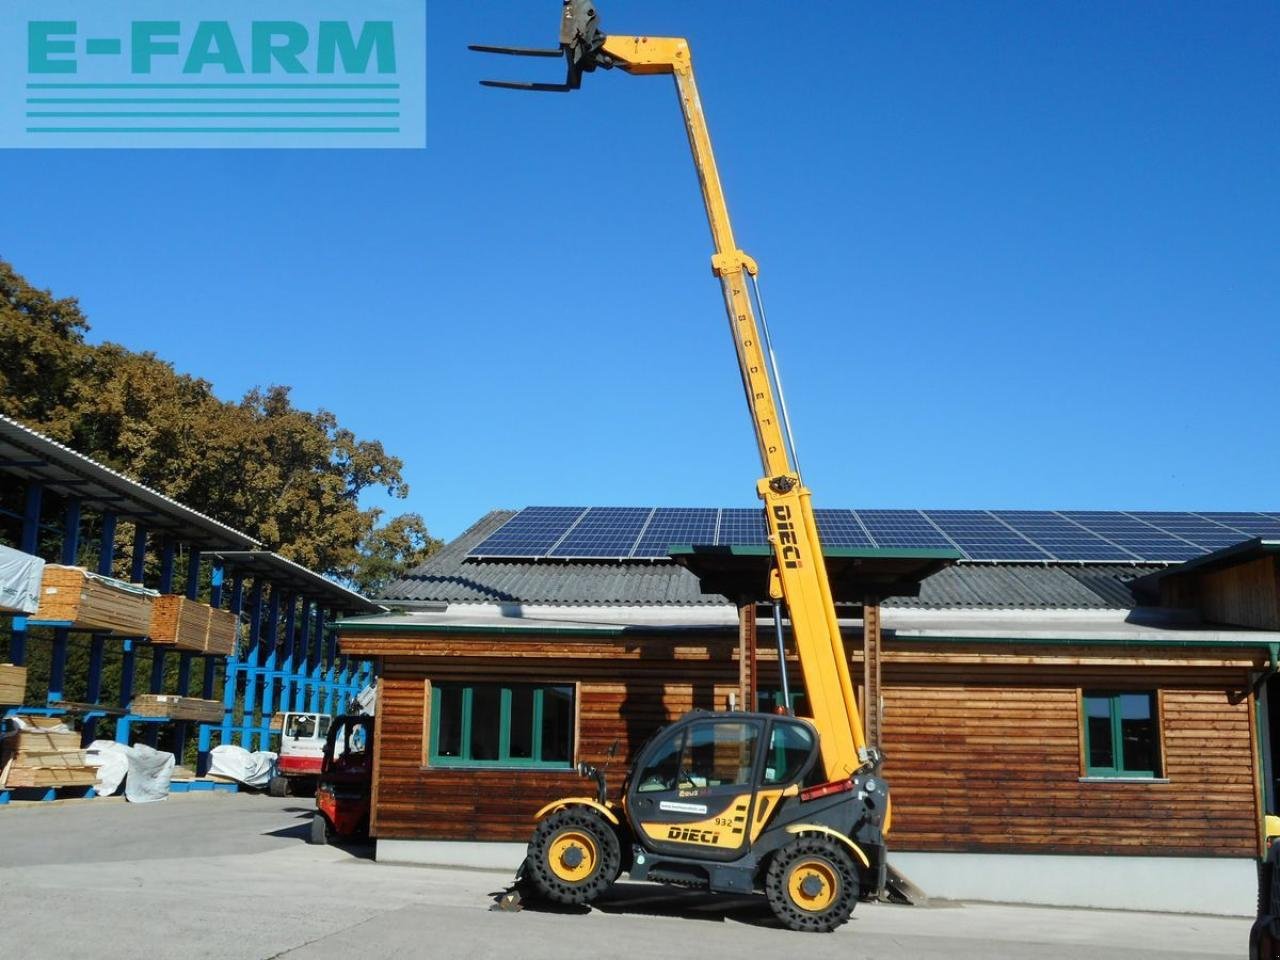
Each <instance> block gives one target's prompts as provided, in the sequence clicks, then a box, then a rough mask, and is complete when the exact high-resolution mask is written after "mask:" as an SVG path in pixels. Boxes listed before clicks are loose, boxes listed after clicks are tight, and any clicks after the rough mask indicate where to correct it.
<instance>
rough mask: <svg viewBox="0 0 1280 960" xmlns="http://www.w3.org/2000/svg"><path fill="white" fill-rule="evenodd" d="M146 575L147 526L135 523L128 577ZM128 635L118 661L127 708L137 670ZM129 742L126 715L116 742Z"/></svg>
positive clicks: (135, 647)
mask: <svg viewBox="0 0 1280 960" xmlns="http://www.w3.org/2000/svg"><path fill="white" fill-rule="evenodd" d="M146 575H147V528H146V527H144V526H143V525H142V524H140V523H139V524H137V525H136V526H134V528H133V557H132V558H131V559H130V561H129V579H130V581H132V582H133V583H142V582H143V580H144V579H145V578H146ZM139 639H140V638H136V637H129V638H127V639H126V640H125V641H124V656H123V658H122V659H121V661H120V706H121V708H123V709H124V710H126V711H127V710H128V709H129V704H131V703H132V702H133V678H134V674H136V673H137V670H138V642H139ZM128 742H129V720H128V715H127V714H126V715H125V716H123V717H121V718H120V719H119V720H117V721H116V743H126V744H127V743H128Z"/></svg>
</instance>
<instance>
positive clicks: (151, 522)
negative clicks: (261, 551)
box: [0, 415, 261, 549]
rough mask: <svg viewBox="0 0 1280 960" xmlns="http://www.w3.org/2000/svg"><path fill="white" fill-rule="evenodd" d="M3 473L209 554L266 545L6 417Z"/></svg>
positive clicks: (0, 454) (2, 419) (0, 443)
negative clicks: (222, 549)
mask: <svg viewBox="0 0 1280 960" xmlns="http://www.w3.org/2000/svg"><path fill="white" fill-rule="evenodd" d="M0 471H2V472H4V473H5V474H8V475H10V476H14V477H17V478H19V479H22V480H26V481H28V482H35V483H39V484H41V485H42V486H43V487H44V489H45V490H48V491H51V492H53V493H56V494H59V495H61V496H65V497H70V498H74V499H76V500H78V501H79V502H80V505H81V507H82V508H89V509H94V510H98V511H101V512H103V513H112V514H115V515H116V516H117V517H120V518H123V519H128V520H132V521H135V522H137V523H140V524H142V525H144V526H146V527H148V528H150V529H152V530H155V531H159V532H163V533H166V534H169V535H171V536H174V537H176V538H178V539H180V540H184V541H187V542H189V543H199V544H200V545H201V546H202V547H204V548H206V549H209V548H213V547H227V548H232V549H246V548H252V547H259V546H261V543H260V542H259V541H257V540H255V539H254V538H253V537H251V536H249V535H248V534H246V533H241V532H240V531H239V530H236V529H233V528H232V527H229V526H227V525H226V524H225V523H220V522H219V521H217V520H214V519H213V518H212V517H208V516H205V515H204V514H203V513H200V512H199V511H197V510H192V509H191V508H190V507H186V506H183V505H182V504H181V503H179V502H178V501H176V500H173V499H171V498H170V497H166V496H165V495H164V494H163V493H160V492H158V491H156V490H152V489H151V488H150V487H148V486H145V485H144V484H141V483H138V482H137V481H136V480H130V479H129V478H128V477H126V476H125V475H124V474H122V473H118V472H116V471H115V470H112V469H111V468H110V467H106V466H103V465H102V464H100V463H98V462H97V461H95V460H90V459H89V458H88V457H86V456H84V455H83V454H80V453H76V452H75V451H74V450H72V449H71V448H70V447H68V446H65V445H63V444H61V443H59V442H58V441H56V440H53V439H51V438H50V437H46V436H44V435H43V434H40V433H36V432H35V431H34V430H31V429H29V428H27V427H24V426H23V425H22V424H20V423H18V422H17V421H16V420H11V419H9V418H8V417H6V416H3V415H0Z"/></svg>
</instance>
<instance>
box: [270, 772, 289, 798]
mask: <svg viewBox="0 0 1280 960" xmlns="http://www.w3.org/2000/svg"><path fill="white" fill-rule="evenodd" d="M267 793H269V794H270V795H271V796H273V797H287V796H288V795H289V778H288V777H272V778H271V779H270V780H268V781H267Z"/></svg>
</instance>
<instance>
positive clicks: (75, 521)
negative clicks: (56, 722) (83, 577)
mask: <svg viewBox="0 0 1280 960" xmlns="http://www.w3.org/2000/svg"><path fill="white" fill-rule="evenodd" d="M79 553H80V498H79V497H72V498H71V499H70V500H68V501H67V509H66V513H65V514H64V515H63V520H62V562H63V564H64V565H66V566H69V567H74V566H75V565H76V560H77V559H78V555H79ZM70 636H71V633H70V631H69V630H67V629H66V628H65V627H58V628H57V629H55V630H54V631H53V654H52V656H51V657H50V660H49V692H48V694H47V695H46V696H45V704H46V705H47V706H52V705H53V704H54V703H55V702H57V701H58V700H61V699H62V688H63V687H64V686H66V683H67V640H68V639H69V638H70Z"/></svg>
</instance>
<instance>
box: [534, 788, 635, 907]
mask: <svg viewBox="0 0 1280 960" xmlns="http://www.w3.org/2000/svg"><path fill="white" fill-rule="evenodd" d="M570 834H577V835H586V836H588V837H590V839H591V840H592V841H594V843H595V846H596V862H595V868H594V869H593V870H591V872H590V873H589V874H588V875H586V876H584V877H582V878H581V879H578V880H575V881H568V880H565V879H564V878H562V877H560V876H557V875H556V872H555V871H554V870H553V869H552V864H551V851H552V846H553V844H555V843H556V841H557V840H558V839H560V838H562V837H564V836H566V835H570ZM621 869H622V854H621V851H620V849H619V846H618V835H617V834H616V833H614V830H613V827H612V826H611V825H610V824H609V823H608V822H607V821H606V820H605V819H604V818H603V817H601V816H600V814H598V813H596V812H595V811H594V810H592V809H590V808H589V807H572V806H571V807H566V808H564V809H563V810H557V811H556V812H555V813H552V814H550V815H549V816H546V817H544V818H543V819H542V820H539V821H538V825H537V826H536V827H535V828H534V831H533V839H531V840H530V841H529V849H528V853H527V855H526V857H525V864H524V870H523V875H524V876H525V877H527V878H528V879H529V880H530V881H532V883H533V887H534V889H535V890H536V891H537V892H538V893H539V894H540V895H542V896H543V897H546V898H547V899H548V900H553V901H555V902H556V903H565V904H571V905H578V904H584V903H590V902H591V901H593V900H595V899H596V898H597V897H598V896H600V894H602V893H604V892H605V891H606V890H607V889H609V887H610V886H612V884H613V881H614V880H615V879H617V876H618V874H619V872H620V871H621Z"/></svg>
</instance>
